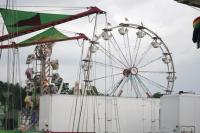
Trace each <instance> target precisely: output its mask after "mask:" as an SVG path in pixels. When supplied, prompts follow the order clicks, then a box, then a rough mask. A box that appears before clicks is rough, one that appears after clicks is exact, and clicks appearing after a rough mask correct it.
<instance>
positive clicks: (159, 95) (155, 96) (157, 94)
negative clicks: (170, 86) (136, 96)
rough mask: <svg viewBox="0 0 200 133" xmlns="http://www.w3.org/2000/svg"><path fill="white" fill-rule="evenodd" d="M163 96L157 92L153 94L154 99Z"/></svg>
mask: <svg viewBox="0 0 200 133" xmlns="http://www.w3.org/2000/svg"><path fill="white" fill-rule="evenodd" d="M162 96H163V94H161V93H160V92H156V93H154V94H153V96H152V98H160V97H162Z"/></svg>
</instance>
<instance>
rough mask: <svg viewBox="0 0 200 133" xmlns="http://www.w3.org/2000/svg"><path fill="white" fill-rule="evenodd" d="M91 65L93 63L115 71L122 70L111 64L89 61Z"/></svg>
mask: <svg viewBox="0 0 200 133" xmlns="http://www.w3.org/2000/svg"><path fill="white" fill-rule="evenodd" d="M91 62H92V63H95V64H98V65H102V66H104V67H105V66H106V67H111V68H116V69H121V70H123V69H124V68H122V67H118V66H114V65H111V64H105V63H102V62H97V61H91Z"/></svg>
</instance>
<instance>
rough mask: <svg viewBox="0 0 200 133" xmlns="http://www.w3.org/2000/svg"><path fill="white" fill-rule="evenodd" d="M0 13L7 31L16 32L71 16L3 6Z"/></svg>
mask: <svg viewBox="0 0 200 133" xmlns="http://www.w3.org/2000/svg"><path fill="white" fill-rule="evenodd" d="M0 13H1V15H2V17H3V20H4V23H5V25H6V28H7V30H8V33H16V32H20V31H24V30H29V29H31V28H33V27H37V26H39V25H44V24H47V23H50V22H52V21H56V20H61V19H64V18H68V17H70V16H71V15H63V14H48V13H37V12H27V11H19V10H11V9H3V8H0Z"/></svg>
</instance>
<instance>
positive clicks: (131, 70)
mask: <svg viewBox="0 0 200 133" xmlns="http://www.w3.org/2000/svg"><path fill="white" fill-rule="evenodd" d="M137 73H138V69H137V68H136V67H131V68H128V69H124V70H123V75H124V76H126V77H128V76H130V75H137Z"/></svg>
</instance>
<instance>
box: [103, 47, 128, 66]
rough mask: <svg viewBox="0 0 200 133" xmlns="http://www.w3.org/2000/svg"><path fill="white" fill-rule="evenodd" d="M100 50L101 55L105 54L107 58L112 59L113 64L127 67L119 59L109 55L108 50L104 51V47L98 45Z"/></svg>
mask: <svg viewBox="0 0 200 133" xmlns="http://www.w3.org/2000/svg"><path fill="white" fill-rule="evenodd" d="M99 46H100V47H101V48H102V49H103V50H102V49H99V50H100V51H101V52H102V53H103V54H105V55H106V56H107V57H108V58H110V59H112V60H113V61H114V62H115V63H120V64H121V65H123V66H124V67H127V66H126V64H125V63H123V62H122V61H121V60H120V59H118V58H117V57H115V56H114V55H113V54H112V53H110V52H109V51H108V50H106V49H105V48H104V47H102V46H101V45H99Z"/></svg>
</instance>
